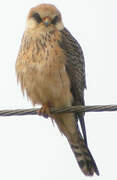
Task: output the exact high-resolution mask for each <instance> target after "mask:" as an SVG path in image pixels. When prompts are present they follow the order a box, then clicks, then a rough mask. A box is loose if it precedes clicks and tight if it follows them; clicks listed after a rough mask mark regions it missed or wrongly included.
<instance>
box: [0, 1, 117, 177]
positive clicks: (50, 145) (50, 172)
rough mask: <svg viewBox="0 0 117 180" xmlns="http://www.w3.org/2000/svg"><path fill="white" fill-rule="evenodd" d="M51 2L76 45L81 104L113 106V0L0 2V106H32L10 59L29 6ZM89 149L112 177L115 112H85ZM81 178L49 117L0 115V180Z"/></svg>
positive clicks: (116, 152)
mask: <svg viewBox="0 0 117 180" xmlns="http://www.w3.org/2000/svg"><path fill="white" fill-rule="evenodd" d="M43 2H44V3H45V2H47V3H48V2H49V3H50V2H51V3H53V4H54V5H56V6H57V7H58V9H59V10H60V11H61V13H62V17H63V22H64V24H65V26H66V27H67V28H68V29H69V31H70V32H71V33H72V34H73V36H74V37H75V38H76V39H77V40H78V41H79V43H80V44H81V46H82V48H83V51H84V55H85V63H86V80H87V91H86V93H85V100H86V104H87V105H96V104H100V105H101V104H117V83H116V79H117V78H116V77H117V4H116V3H117V2H116V0H115V1H114V0H103V1H102V0H78V1H76V0H69V1H65V0H64V1H62V0H51V1H43V0H30V1H29V0H25V1H24V0H20V1H15V0H11V1H7V0H4V1H2V2H1V5H0V82H1V86H0V110H2V109H17V108H32V105H31V103H30V101H29V100H27V98H26V97H23V95H22V93H21V90H20V86H18V85H17V81H16V74H15V62H16V58H17V54H18V50H19V46H20V42H21V37H22V35H23V32H24V29H25V20H26V16H27V13H28V11H29V9H30V8H31V7H33V6H35V5H38V4H40V3H43ZM85 122H86V127H87V134H88V144H89V148H90V150H91V152H92V154H93V156H94V159H95V161H96V163H97V166H98V168H99V171H100V176H99V177H97V176H94V177H93V178H92V180H97V179H99V180H105V179H117V163H116V162H117V140H116V139H117V112H112V113H111V112H108V113H107V112H100V113H86V116H85ZM10 179H12V180H60V179H61V180H66V179H67V180H72V179H74V180H77V179H79V180H86V179H89V178H87V177H85V176H84V175H83V174H82V172H81V171H80V169H79V167H78V165H77V162H76V159H75V158H74V155H73V153H72V151H71V149H70V147H69V144H68V143H67V140H66V139H65V137H63V136H61V134H60V133H59V131H58V129H57V127H56V126H53V124H52V122H51V120H50V119H44V118H41V117H39V116H22V117H17V116H14V117H0V180H10Z"/></svg>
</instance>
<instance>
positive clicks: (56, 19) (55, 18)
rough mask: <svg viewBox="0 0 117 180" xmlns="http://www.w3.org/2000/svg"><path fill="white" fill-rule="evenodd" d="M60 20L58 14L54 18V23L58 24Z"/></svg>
mask: <svg viewBox="0 0 117 180" xmlns="http://www.w3.org/2000/svg"><path fill="white" fill-rule="evenodd" d="M58 20H59V17H58V16H55V17H54V19H53V20H52V24H54V25H55V24H56V23H57V22H58Z"/></svg>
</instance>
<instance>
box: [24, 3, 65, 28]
mask: <svg viewBox="0 0 117 180" xmlns="http://www.w3.org/2000/svg"><path fill="white" fill-rule="evenodd" d="M26 28H27V29H35V28H36V29H37V28H38V29H40V30H43V31H44V30H46V31H48V30H54V29H56V28H57V30H62V29H63V28H64V25H63V22H62V19H61V13H60V12H59V10H58V9H57V8H56V7H55V6H54V5H51V4H41V5H39V6H36V7H34V8H32V9H31V10H30V11H29V14H28V17H27V22H26Z"/></svg>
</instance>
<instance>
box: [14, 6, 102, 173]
mask: <svg viewBox="0 0 117 180" xmlns="http://www.w3.org/2000/svg"><path fill="white" fill-rule="evenodd" d="M16 72H17V78H18V81H20V83H21V87H22V91H23V92H24V91H26V93H27V96H28V97H29V98H30V100H31V101H32V103H33V105H35V104H42V106H46V107H57V108H59V107H62V106H71V105H84V88H85V87H86V83H85V65H84V57H83V52H82V49H81V47H80V45H79V44H78V42H77V41H76V40H75V39H74V38H73V36H72V35H71V34H70V32H68V30H67V29H66V28H65V27H64V25H63V22H62V18H61V14H60V12H59V11H58V9H57V8H56V7H55V6H53V5H51V4H42V5H39V6H37V7H35V8H32V9H31V10H30V12H29V15H28V18H27V23H26V30H25V32H24V35H23V38H22V43H21V47H20V51H19V55H18V57H17V62H16ZM50 116H51V118H52V119H54V120H55V122H56V124H57V126H58V128H59V130H60V131H61V132H62V133H63V134H64V135H65V136H66V138H67V139H68V142H69V144H70V146H71V148H72V151H73V153H74V155H75V157H76V159H77V162H78V164H79V166H80V168H81V170H82V172H83V173H84V174H85V175H88V176H92V175H93V174H94V172H95V173H96V174H97V175H99V172H98V169H97V166H96V164H95V161H94V159H93V157H92V155H91V153H90V151H89V149H88V145H87V138H86V130H85V124H84V114H83V113H62V114H55V115H51V114H50ZM78 119H79V120H80V123H81V127H82V131H83V136H84V139H83V137H82V135H81V133H80V130H79V127H78V122H77V121H78Z"/></svg>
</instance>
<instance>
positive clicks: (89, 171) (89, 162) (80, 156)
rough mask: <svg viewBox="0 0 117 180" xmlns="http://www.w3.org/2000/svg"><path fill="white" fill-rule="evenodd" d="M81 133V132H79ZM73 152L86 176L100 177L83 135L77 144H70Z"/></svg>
mask: <svg viewBox="0 0 117 180" xmlns="http://www.w3.org/2000/svg"><path fill="white" fill-rule="evenodd" d="M78 133H80V132H78ZM70 146H71V148H72V151H73V153H74V155H75V157H76V160H77V162H78V164H79V166H80V168H81V170H82V172H83V173H84V174H85V175H86V176H93V174H94V173H96V174H97V175H99V171H98V168H97V166H96V163H95V161H94V159H93V156H92V155H91V153H90V151H89V149H88V147H87V145H86V144H85V142H84V140H83V138H82V136H81V134H80V137H79V140H78V143H77V144H72V143H70Z"/></svg>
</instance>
